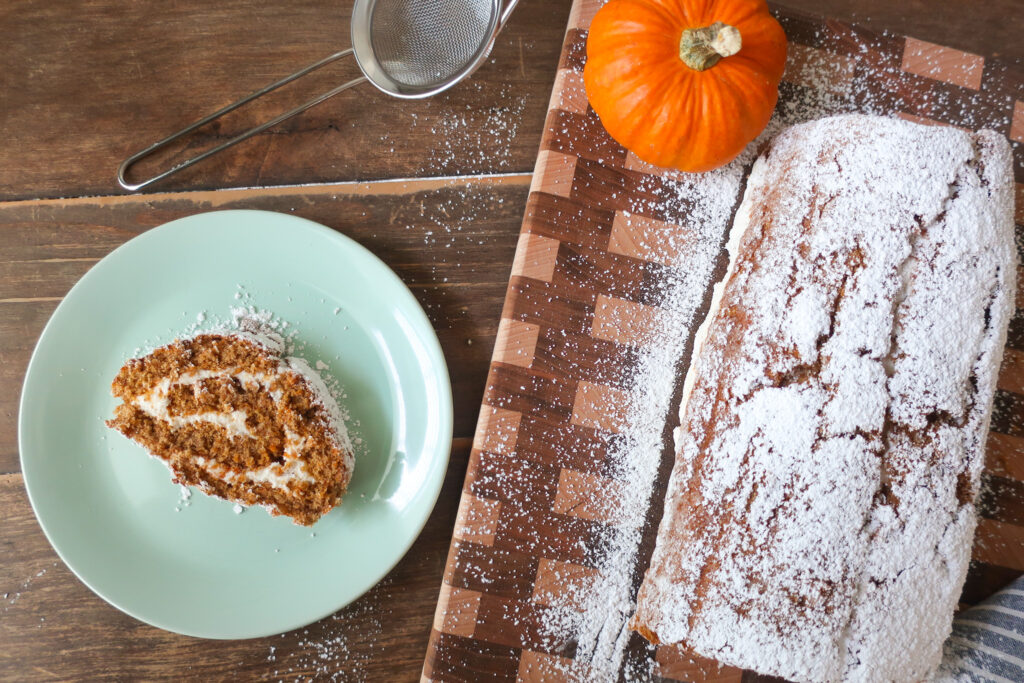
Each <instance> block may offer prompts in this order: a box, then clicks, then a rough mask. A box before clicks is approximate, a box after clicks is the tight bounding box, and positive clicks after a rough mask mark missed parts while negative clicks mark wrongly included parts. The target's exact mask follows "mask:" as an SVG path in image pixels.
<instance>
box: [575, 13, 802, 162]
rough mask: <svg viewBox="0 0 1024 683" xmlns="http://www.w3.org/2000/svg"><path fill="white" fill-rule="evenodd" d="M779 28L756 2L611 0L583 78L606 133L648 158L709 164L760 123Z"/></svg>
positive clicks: (729, 153) (776, 63)
mask: <svg viewBox="0 0 1024 683" xmlns="http://www.w3.org/2000/svg"><path fill="white" fill-rule="evenodd" d="M785 65H786V36H785V33H784V32H783V30H782V27H781V26H779V23H778V22H777V21H776V20H775V19H774V18H773V17H772V16H771V14H769V13H768V5H767V4H766V3H765V2H764V0H703V1H702V0H610V2H608V4H606V5H605V6H604V7H602V8H601V10H600V11H599V12H598V13H597V15H596V16H595V17H594V21H593V22H592V23H591V26H590V34H589V36H588V38H587V63H586V66H585V67H584V69H583V79H584V83H585V85H586V89H587V98H588V99H589V100H590V105H591V106H592V107H593V109H594V111H595V112H597V115H598V116H599V117H600V118H601V122H602V123H603V124H604V127H605V129H606V130H607V131H608V133H609V134H610V135H611V136H612V137H613V138H615V140H617V141H618V142H619V144H621V145H622V146H624V147H625V148H627V149H629V150H630V151H632V152H633V153H634V154H635V155H636V156H638V157H640V158H641V159H643V160H644V161H646V162H648V163H651V164H654V165H656V166H664V167H668V168H675V169H679V170H682V171H708V170H711V169H713V168H717V167H719V166H721V165H723V164H725V163H727V162H729V161H731V160H732V159H734V158H735V157H736V156H737V155H738V154H739V153H740V152H741V151H742V150H743V148H744V147H745V146H746V145H747V144H748V143H749V142H750V141H751V140H753V139H754V138H755V137H757V135H758V134H759V133H760V132H761V131H762V130H764V127H765V126H766V125H767V124H768V119H769V118H771V115H772V111H773V110H774V109H775V103H776V102H777V101H778V97H779V91H778V85H779V80H780V79H781V78H782V72H783V69H784V68H785Z"/></svg>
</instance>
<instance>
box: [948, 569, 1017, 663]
mask: <svg viewBox="0 0 1024 683" xmlns="http://www.w3.org/2000/svg"><path fill="white" fill-rule="evenodd" d="M933 680H935V681H958V682H959V681H963V682H967V681H971V682H972V683H974V682H978V683H981V682H985V683H987V682H988V681H995V682H997V683H1021V682H1022V681H1024V577H1021V578H1019V579H1017V580H1016V581H1014V582H1013V583H1011V584H1010V585H1009V586H1007V587H1006V588H1004V589H1003V590H1001V591H999V592H998V593H996V594H995V595H993V596H992V597H990V598H989V599H988V600H985V601H984V602H982V603H979V604H978V605H975V606H974V607H971V608H970V609H966V610H964V611H963V612H961V613H960V614H958V615H957V617H956V619H954V620H953V633H952V634H951V635H950V636H949V639H948V640H947V641H946V645H945V647H944V653H943V659H942V666H941V667H940V668H939V671H938V674H937V675H936V676H935V678H934V679H933Z"/></svg>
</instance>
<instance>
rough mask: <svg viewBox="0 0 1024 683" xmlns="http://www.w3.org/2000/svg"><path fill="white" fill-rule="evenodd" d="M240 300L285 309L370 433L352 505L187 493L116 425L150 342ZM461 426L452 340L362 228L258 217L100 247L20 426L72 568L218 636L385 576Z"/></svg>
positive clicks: (70, 298)
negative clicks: (127, 376) (119, 389)
mask: <svg viewBox="0 0 1024 683" xmlns="http://www.w3.org/2000/svg"><path fill="white" fill-rule="evenodd" d="M241 304H245V305H252V306H255V307H256V308H258V309H261V310H266V311H270V312H273V313H274V314H275V316H277V317H278V318H279V319H281V320H284V321H288V322H289V323H290V327H289V328H288V329H289V330H293V331H294V332H295V337H294V339H295V342H296V345H297V348H299V349H301V350H300V351H299V353H298V354H297V355H300V356H302V357H305V358H306V359H307V360H309V361H310V362H311V363H314V364H315V363H316V361H318V360H319V361H322V362H324V363H326V364H327V368H328V369H327V373H328V374H329V375H332V376H333V377H335V378H336V379H337V380H338V381H339V382H340V384H341V385H342V386H343V387H344V390H345V392H346V394H347V398H346V399H345V400H343V402H342V403H343V404H344V405H346V406H347V408H348V410H349V411H350V413H351V423H352V424H351V425H350V427H351V431H352V432H353V436H354V437H356V438H357V439H361V440H362V445H361V447H357V449H356V450H357V460H356V469H355V474H354V477H353V480H352V483H351V486H350V487H349V491H348V493H347V494H346V496H345V498H344V500H343V502H342V504H341V505H340V506H339V507H337V508H335V509H334V510H333V511H332V512H330V513H329V514H327V515H326V516H324V517H323V518H322V519H321V520H320V521H319V522H317V524H316V525H315V526H313V527H312V528H305V527H299V526H295V525H294V524H292V522H291V520H290V519H288V518H283V517H277V518H273V517H270V516H269V515H268V514H267V513H266V512H265V511H264V510H263V509H262V508H252V509H249V510H245V511H244V512H243V513H242V514H237V513H236V512H235V509H234V506H233V505H232V504H231V503H228V502H225V501H221V500H216V499H213V498H209V497H207V496H205V495H203V494H201V493H198V492H196V493H194V494H193V495H192V496H191V498H186V497H184V496H183V494H182V489H181V487H179V486H176V485H174V484H172V483H171V480H170V474H169V472H168V470H167V469H166V468H165V467H164V465H163V464H162V463H161V462H159V461H156V460H154V459H151V458H149V457H147V455H146V453H145V451H144V450H143V449H142V448H141V447H139V446H137V445H136V444H134V443H133V442H131V441H129V440H127V439H125V438H124V437H122V436H121V435H120V434H117V433H115V432H113V431H111V430H109V429H107V428H106V426H105V425H104V424H103V420H104V419H106V418H108V417H110V416H111V414H112V412H113V409H114V406H115V404H116V402H115V400H114V398H113V397H112V396H111V395H110V382H111V380H112V379H113V378H114V376H115V374H116V373H117V371H118V369H119V368H120V367H121V365H122V364H123V363H124V361H125V360H126V359H128V358H129V357H131V356H133V355H136V354H137V353H139V351H140V348H139V347H151V346H155V345H159V344H163V343H167V342H170V341H172V340H173V339H175V338H176V337H178V336H181V335H183V334H185V333H187V332H189V331H193V330H194V329H195V327H196V326H197V323H198V322H199V321H205V322H206V323H207V326H209V324H210V323H212V322H213V321H214V320H215V319H216V318H218V317H220V318H224V319H229V318H230V313H231V308H232V307H237V306H239V305H241ZM451 430H452V407H451V385H450V383H449V379H448V372H447V369H446V367H445V362H444V357H443V355H442V353H441V348H440V345H439V344H438V341H437V337H436V336H435V334H434V331H433V329H432V327H431V325H430V322H429V321H428V320H427V317H426V316H425V315H424V313H423V310H422V309H421V308H420V307H419V305H418V304H417V302H416V300H415V299H414V298H413V296H412V294H410V292H409V290H408V289H406V288H405V286H404V285H403V284H402V282H401V281H400V280H399V279H398V277H397V276H396V275H395V274H394V273H393V272H392V271H391V270H390V269H388V267H387V266H385V265H384V264H383V263H382V262H381V261H380V260H378V259H377V258H376V257H375V256H373V255H372V254H371V253H370V252H368V251H367V250H365V249H364V248H363V247H361V246H359V245H358V244H356V243H355V242H353V241H352V240H350V239H348V238H347V237H344V236H342V235H340V234H338V233H336V232H334V231H332V230H329V229H327V228H325V227H323V226H321V225H317V224H316V223H312V222H309V221H306V220H303V219H299V218H295V217H292V216H286V215H282V214H276V213H269V212H263V211H220V212H213V213H206V214H200V215H196V216H191V217H189V218H184V219H181V220H177V221H174V222H172V223H167V224H166V225H163V226H160V227H158V228H155V229H153V230H150V231H148V232H146V233H144V234H142V235H141V236H139V237H137V238H135V239H133V240H131V241H130V242H128V243H127V244H125V245H123V246H122V247H120V248H118V249H117V250H115V251H114V252H112V253H111V254H110V255H109V256H107V257H106V258H104V259H103V260H102V261H100V262H99V263H98V264H97V265H96V266H95V267H94V268H93V269H92V270H90V271H89V272H88V273H87V274H86V275H85V277H83V278H82V280H81V281H80V282H79V283H78V284H77V285H75V287H74V288H73V289H72V290H71V291H70V292H69V293H68V295H67V297H65V299H64V301H63V302H62V303H61V304H60V306H58V307H57V310H56V311H55V312H54V314H53V317H52V318H51V319H50V322H49V323H48V324H47V325H46V329H44V330H43V334H42V336H41V337H40V339H39V343H38V345H37V346H36V349H35V352H34V353H33V355H32V361H31V362H30V364H29V368H28V374H27V376H26V378H25V386H24V390H23V392H22V397H21V414H20V421H19V439H20V448H21V466H22V471H23V472H24V475H25V485H26V487H27V488H28V493H29V497H30V498H31V500H32V506H33V508H34V509H35V512H36V516H37V517H38V518H39V523H40V524H41V525H42V527H43V530H44V531H45V532H46V535H47V537H49V539H50V542H51V543H52V544H53V547H54V548H55V549H56V550H57V552H58V553H59V554H60V556H61V558H62V559H63V560H64V562H66V563H67V565H68V566H69V567H70V568H71V569H72V571H74V572H75V574H77V575H78V577H79V578H80V579H81V580H82V581H84V582H85V584H86V585H88V586H89V587H90V588H92V590H94V591H95V592H96V593H97V594H99V595H100V596H101V597H103V598H104V599H105V600H107V601H108V602H110V603H111V604H112V605H115V606H116V607H118V608H120V609H122V610H124V611H125V612H127V613H128V614H131V615H132V616H135V617H137V618H139V619H141V620H143V621H146V622H148V623H150V624H153V625H154V626H159V627H160V628H164V629H168V630H170V631H176V632H179V633H184V634H188V635H193V636H201V637H206V638H249V637H257V636H264V635H271V634H274V633H280V632H283V631H287V630H290V629H293V628H298V627H300V626H303V625H305V624H308V623H310V622H313V621H316V620H317V619H319V618H322V617H324V616H326V615H328V614H331V613H333V612H335V611H336V610H338V609H339V608H341V607H343V606H344V605H346V604H348V603H349V602H351V601H352V600H355V599H356V598H357V597H359V596H360V595H361V594H362V593H363V592H365V591H366V590H368V589H369V588H370V587H372V586H373V585H374V584H376V583H377V582H378V581H379V580H380V579H381V578H382V577H383V576H384V575H385V574H386V573H387V572H388V570H390V569H391V567H393V566H394V565H395V563H396V562H398V560H399V559H400V558H401V557H402V555H404V554H405V552H406V550H407V549H408V548H409V546H410V545H411V544H412V542H413V540H414V539H415V538H416V536H417V535H418V534H419V532H420V530H421V529H422V528H423V524H424V523H425V522H426V519H427V517H428V515H429V514H430V511H431V509H432V508H433V507H434V502H435V501H436V499H437V495H438V492H439V491H440V488H441V482H442V479H443V477H444V472H445V468H446V466H447V463H448V453H449V448H450V446H451Z"/></svg>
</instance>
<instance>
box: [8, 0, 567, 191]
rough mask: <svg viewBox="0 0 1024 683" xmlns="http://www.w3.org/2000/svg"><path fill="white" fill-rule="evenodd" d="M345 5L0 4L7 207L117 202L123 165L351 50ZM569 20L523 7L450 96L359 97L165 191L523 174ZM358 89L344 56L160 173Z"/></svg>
mask: <svg viewBox="0 0 1024 683" xmlns="http://www.w3.org/2000/svg"><path fill="white" fill-rule="evenodd" d="M351 8H352V1H351V0H341V1H340V2H327V1H326V0H300V1H298V2H287V3H280V2H276V3H275V2H271V1H270V0H257V1H256V2H251V1H249V0H226V1H225V2H218V3H212V4H211V3H208V2H203V1H202V0H181V1H178V2H160V3H151V2H126V1H118V0H88V1H87V2H81V3H67V4H64V3H60V2H56V3H49V2H42V1H40V0H12V1H11V2H5V3H2V4H0V45H4V46H5V47H4V63H5V66H6V68H5V69H3V70H2V71H0V92H2V93H4V97H3V98H0V133H2V136H3V139H4V141H5V144H4V145H3V148H2V149H0V199H13V198H38V197H60V196H65V197H66V196H78V195H84V194H108V193H113V192H120V189H119V188H118V186H117V183H116V180H115V178H114V173H115V171H116V169H117V166H118V164H119V163H120V162H121V161H122V160H123V159H124V158H126V157H127V156H128V155H130V154H132V153H134V152H136V151H138V150H140V149H142V148H144V147H146V146H147V145H149V144H150V143H152V142H155V141H157V140H159V139H161V138H163V137H164V136H166V135H169V134H170V133H172V132H174V131H176V130H178V129H180V128H182V127H184V126H185V125H187V124H190V123H192V122H193V121H195V120H197V119H199V118H201V117H203V116H205V115H206V114H209V113H211V112H213V111H214V110H216V109H218V108H219V107H221V106H223V105H225V104H228V103H229V102H232V101H234V100H236V99H238V98H239V97H241V96H243V95H246V94H248V93H249V92H252V91H254V90H256V89H258V88H261V87H263V86H264V85H267V84H268V83H270V82H272V81H274V80H276V79H278V78H281V77H282V76H284V75H286V74H289V73H291V72H293V71H295V70H297V69H298V68H300V67H303V66H305V65H307V64H310V63H312V62H314V61H316V60H318V59H321V58H322V57H326V56H327V55H329V54H332V53H333V52H335V51H338V50H341V49H344V48H346V47H348V45H349V16H350V14H351ZM568 11H569V3H549V2H547V0H523V2H522V3H521V4H520V6H519V8H518V9H517V11H516V13H515V14H514V15H513V17H512V19H511V20H510V22H509V24H508V26H507V27H506V28H505V30H504V31H503V32H502V34H501V36H500V37H499V39H498V42H497V44H496V45H495V47H494V50H493V51H492V53H491V57H490V58H489V59H488V61H487V62H486V63H485V64H484V65H483V66H482V67H481V68H480V70H479V71H477V72H476V73H475V74H474V75H473V77H472V79H471V80H468V81H466V82H464V83H461V84H460V85H458V86H456V87H454V88H453V89H452V90H450V91H448V92H446V93H443V94H441V95H438V96H436V97H433V98H430V99H427V100H412V101H409V100H399V99H396V98H392V97H389V96H387V95H385V94H383V93H381V92H380V91H378V90H377V89H376V88H374V87H373V86H372V85H369V84H364V85H362V86H360V87H359V88H357V89H353V90H350V91H348V92H345V93H343V94H341V95H338V96H336V97H335V98H333V99H332V100H329V101H327V102H325V103H323V104H321V105H319V106H317V107H315V108H314V109H312V110H310V111H308V112H306V113H305V114H303V115H302V116H300V117H297V118H295V119H292V120H290V121H287V122H285V123H284V124H282V125H280V126H278V127H277V128H275V129H273V130H272V131H270V132H268V133H266V134H264V135H260V136H258V137H257V138H256V139H254V140H249V141H247V142H245V143H243V144H241V145H239V146H238V147H236V148H234V149H232V150H231V151H229V152H226V153H224V154H223V155H220V156H218V157H215V158H213V159H210V160H209V161H206V162H204V163H203V164H202V165H199V166H197V167H194V168H193V169H189V170H188V171H185V172H183V173H181V174H179V175H177V176H175V177H174V178H173V179H169V180H168V181H167V182H166V183H164V184H162V186H161V187H160V188H159V189H164V190H167V189H171V190H173V189H196V188H212V187H243V186H255V185H281V184H290V183H309V182H323V181H340V180H364V179H377V178H393V177H406V176H423V175H451V174H469V173H480V172H493V171H526V172H528V171H530V170H531V168H532V166H533V161H534V158H535V156H536V153H537V138H536V133H535V131H537V130H538V129H539V127H540V125H541V123H542V122H543V119H544V111H545V109H546V106H547V97H548V94H549V92H550V89H551V83H552V81H553V79H554V75H555V65H556V63H557V60H558V53H559V49H560V47H561V41H562V30H563V28H564V26H565V20H566V17H567V15H568ZM358 75H359V70H358V67H357V66H356V64H355V63H354V60H351V59H348V60H345V61H343V62H339V63H337V64H335V65H332V66H329V67H326V68H324V69H322V70H321V71H318V72H316V73H315V74H313V75H310V76H309V77H308V79H303V80H301V81H299V82H297V83H294V84H292V85H290V86H288V87H287V88H284V89H282V90H281V91H279V92H277V93H274V94H273V95H272V96H270V97H268V98H266V99H262V100H259V101H258V102H255V103H253V104H251V105H248V106H246V107H244V108H243V109H241V110H239V111H238V112H235V113H233V114H232V115H231V116H229V117H227V118H225V119H223V120H222V121H221V122H219V123H216V124H211V126H209V127H208V129H205V130H203V131H198V132H197V133H196V134H195V136H194V137H192V138H190V139H189V140H188V141H187V143H186V144H184V146H183V147H182V148H179V149H177V150H176V152H177V153H173V154H171V155H165V159H166V160H168V161H170V160H174V161H179V160H182V159H184V158H186V155H192V154H195V153H196V152H197V151H200V150H201V149H205V148H206V147H209V146H212V144H213V143H216V142H221V141H223V140H225V139H226V138H227V137H228V136H230V135H232V134H234V133H237V132H240V131H241V130H244V129H245V128H248V127H250V126H251V125H253V124H255V123H259V122H262V121H264V120H267V119H269V118H271V117H272V116H274V115H276V114H277V113H280V112H282V111H285V110H286V109H288V108H290V107H291V106H295V105H297V104H298V103H300V102H304V101H306V100H308V99H310V98H311V97H313V96H314V95H318V94H320V93H321V92H325V91H327V90H329V89H330V88H332V87H334V86H336V85H338V84H340V83H342V82H345V81H347V80H349V79H351V78H354V77H355V76H358ZM531 133H533V134H531ZM171 151H172V152H175V150H171ZM169 165H171V164H167V166H169ZM139 170H140V171H144V170H146V169H143V168H140V169H139Z"/></svg>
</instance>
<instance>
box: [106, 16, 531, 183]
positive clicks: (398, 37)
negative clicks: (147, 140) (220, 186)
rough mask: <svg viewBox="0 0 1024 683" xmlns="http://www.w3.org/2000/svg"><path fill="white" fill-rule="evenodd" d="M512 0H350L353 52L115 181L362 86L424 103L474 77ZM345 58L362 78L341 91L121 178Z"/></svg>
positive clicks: (125, 165)
mask: <svg viewBox="0 0 1024 683" xmlns="http://www.w3.org/2000/svg"><path fill="white" fill-rule="evenodd" d="M518 1H519V0H509V2H508V4H507V5H506V6H505V7H504V8H502V0H355V6H354V7H353V8H352V47H350V48H349V49H347V50H342V51H341V52H336V53H334V54H333V55H330V56H328V57H325V58H324V59H321V60H320V61H318V62H315V63H313V64H310V65H309V66H307V67H305V68H303V69H300V70H298V71H296V72H295V73H293V74H291V75H290V76H285V77H284V78H282V79H281V80H279V81H276V82H274V83H271V84H270V85H268V86H267V87H265V88H262V89H260V90H257V91H256V92H254V93H252V94H250V95H247V96H245V97H243V98H242V99H240V100H238V101H237V102H233V103H231V104H229V105H228V106H226V107H224V108H223V109H219V110H217V111H215V112H214V113H212V114H210V115H209V116H207V117H205V118H202V119H200V120H199V121H196V122H195V123H193V124H192V125H190V126H187V127H185V128H182V129H181V130H179V131H178V132H177V133H174V134H173V135H170V136H168V137H166V138H164V139H163V140H160V141H159V142H156V143H153V144H152V145H150V146H149V147H147V148H146V149H144V150H142V151H141V152H138V153H136V154H133V155H132V156H130V157H128V158H127V159H125V160H124V162H122V163H121V166H120V167H118V169H117V182H119V183H120V184H121V187H123V188H125V189H126V190H132V191H134V190H138V189H141V188H143V187H146V186H147V185H150V184H152V183H155V182H157V181H158V180H163V179H164V178H166V177H167V176H169V175H171V174H173V173H177V172H178V171H180V170H182V169H185V168H188V167H189V166H191V165H193V164H195V163H198V162H200V161H202V160H203V159H206V158H207V157H210V156H212V155H214V154H216V153H217V152H220V151H221V150H224V149H227V148H228V147H231V146H232V145H236V144H238V143H239V142H242V141H243V140H247V139H249V138H251V137H252V136H254V135H256V134H258V133H262V132H263V131H265V130H267V129H268V128H270V127H272V126H276V125H277V124H279V123H281V122H282V121H284V120H285V119H288V118H291V117H292V116H295V115H296V114H300V113H302V112H304V111H306V110H307V109H309V108H310V107H313V106H315V105H317V104H320V103H321V102H323V101H324V100H326V99H328V98H330V97H333V96H334V95H337V94H338V93H340V92H342V91H343V90H348V89H349V88H351V87H352V86H355V85H359V84H360V83H362V82H364V81H369V82H370V83H372V84H373V85H375V86H376V87H377V88H378V89H380V90H381V91H383V92H385V93H387V94H388V95H393V96H395V97H402V98H405V99H417V98H421V97H429V96H431V95H435V94H437V93H439V92H441V91H443V90H447V89H448V88H450V87H452V86H453V85H455V84H456V83H458V82H459V81H461V80H462V79H464V78H466V77H467V76H469V75H470V74H471V73H473V72H474V71H475V70H476V69H477V67H479V66H480V65H481V64H482V63H483V62H484V60H485V59H487V56H488V55H489V54H490V51H491V48H492V47H493V46H494V40H495V38H497V37H498V33H499V32H500V31H501V29H502V27H504V25H505V22H506V21H508V18H509V16H510V15H511V14H512V10H513V9H514V8H515V6H516V3H517V2H518ZM348 55H353V56H354V57H355V58H356V62H357V63H358V64H359V68H360V70H362V72H363V76H362V77H360V78H356V79H353V80H351V81H349V82H348V83H344V84H342V85H339V86H338V87H337V88H334V89H333V90H329V91H328V92H325V93H324V94H322V95H320V96H319V97H315V98H313V99H312V100H309V101H308V102H305V103H304V104H301V105H299V106H298V107H296V108H295V109H292V110H291V111H287V112H285V113H283V114H281V115H280V116H277V117H275V118H273V119H271V120H270V121H267V122H266V123H262V124H260V125H258V126H256V127H254V128H250V129H249V130H247V131H245V132H243V133H239V134H238V135H236V136H235V137H233V138H231V139H230V140H228V141H227V142H223V143H221V144H219V145H217V146H216V147H213V148H212V149H208V150H206V151H205V152H203V153H202V154H198V155H196V156H194V157H192V158H190V159H187V160H185V161H183V162H181V163H179V164H177V165H175V166H173V167H171V168H170V169H168V170H166V171H164V172H162V173H159V174H157V175H155V176H153V177H151V178H147V179H146V180H143V181H141V182H138V183H130V182H128V180H127V179H126V178H125V174H126V173H127V172H128V169H129V168H130V167H131V166H132V165H133V164H135V163H136V162H137V161H139V160H140V159H143V158H144V157H147V156H149V155H150V154H152V153H153V152H155V151H157V150H158V149H161V148H163V147H165V146H167V145H168V144H170V143H172V142H174V141H175V140H177V139H179V138H181V137H182V136H184V135H187V134H189V133H191V132H192V131H194V130H196V129H197V128H199V127H201V126H205V125H206V124H208V123H210V122H211V121H214V120H215V119H218V118H220V117H221V116H223V115H224V114H227V113H228V112H231V111H234V110H235V109H237V108H239V107H241V106H242V105H244V104H247V103H249V102H251V101H253V100H255V99H256V98H258V97H261V96H263V95H265V94H267V93H269V92H271V91H273V90H276V89H278V88H280V87H281V86H283V85H286V84H288V83H291V82H292V81H294V80H296V79H298V78H301V77H303V76H305V75H306V74H308V73H310V72H312V71H315V70H317V69H319V68H320V67H322V66H326V65H328V64H330V63H332V62H335V61H337V60H339V59H341V58H342V57H347V56H348Z"/></svg>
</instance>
